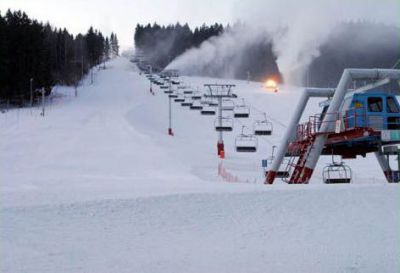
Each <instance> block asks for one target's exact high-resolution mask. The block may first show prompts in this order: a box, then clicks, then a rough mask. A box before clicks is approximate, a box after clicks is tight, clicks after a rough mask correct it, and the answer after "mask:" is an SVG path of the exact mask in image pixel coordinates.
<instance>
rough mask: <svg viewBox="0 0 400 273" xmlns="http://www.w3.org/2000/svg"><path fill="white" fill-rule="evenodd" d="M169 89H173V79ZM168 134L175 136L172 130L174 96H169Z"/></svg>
mask: <svg viewBox="0 0 400 273" xmlns="http://www.w3.org/2000/svg"><path fill="white" fill-rule="evenodd" d="M169 91H170V92H171V91H172V85H171V81H169ZM168 135H170V136H173V135H174V132H173V131H172V98H171V96H168Z"/></svg>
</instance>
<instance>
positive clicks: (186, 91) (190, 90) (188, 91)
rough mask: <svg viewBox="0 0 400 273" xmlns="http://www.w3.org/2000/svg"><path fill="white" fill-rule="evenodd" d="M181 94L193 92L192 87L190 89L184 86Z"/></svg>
mask: <svg viewBox="0 0 400 273" xmlns="http://www.w3.org/2000/svg"><path fill="white" fill-rule="evenodd" d="M183 94H185V95H191V94H193V89H191V88H186V89H185V90H183Z"/></svg>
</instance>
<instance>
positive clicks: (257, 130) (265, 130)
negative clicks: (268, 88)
mask: <svg viewBox="0 0 400 273" xmlns="http://www.w3.org/2000/svg"><path fill="white" fill-rule="evenodd" d="M272 131H273V125H272V122H270V121H269V120H268V119H267V114H266V113H264V119H263V120H257V121H255V122H254V124H253V133H254V134H255V135H256V136H269V135H272Z"/></svg>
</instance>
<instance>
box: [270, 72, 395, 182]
mask: <svg viewBox="0 0 400 273" xmlns="http://www.w3.org/2000/svg"><path fill="white" fill-rule="evenodd" d="M356 80H366V81H374V82H375V84H372V85H377V84H378V83H379V82H380V81H389V82H390V81H394V82H399V80H400V70H398V69H352V68H351V69H345V70H344V72H343V74H342V77H341V79H340V81H339V83H338V86H337V88H336V89H328V88H323V89H316V88H308V89H306V90H305V92H304V93H303V96H302V97H301V99H300V102H299V104H298V105H297V108H296V110H295V112H294V115H293V118H292V120H291V122H290V124H289V126H288V129H287V131H286V134H285V135H284V137H283V138H282V142H281V145H280V146H279V150H278V153H277V155H276V157H275V158H274V161H273V163H272V167H271V169H270V170H269V171H268V173H267V176H266V181H265V184H272V183H273V182H274V180H275V177H276V176H277V171H278V169H279V167H280V166H281V164H282V161H283V159H284V157H285V155H286V154H287V153H288V152H289V150H290V149H291V146H289V144H291V143H292V142H293V141H295V140H296V134H297V129H298V126H299V120H300V118H301V116H302V114H303V112H304V109H305V107H306V105H307V102H308V100H309V98H311V97H331V98H332V99H331V101H330V103H329V106H328V108H327V110H326V113H325V115H324V116H323V119H322V120H321V121H320V124H321V125H320V127H317V128H318V130H317V132H316V133H312V134H311V135H310V136H308V135H306V138H305V139H304V141H302V142H299V141H298V143H296V142H293V143H294V144H298V145H297V146H295V148H297V149H299V150H300V152H299V158H298V160H297V163H296V164H295V165H294V171H293V174H292V175H291V178H290V180H289V183H293V184H299V183H301V184H306V183H308V182H309V180H310V178H311V176H312V174H313V172H314V169H315V166H316V164H317V162H318V159H319V157H320V155H321V154H322V152H323V149H324V147H325V146H326V143H327V142H328V140H329V138H330V137H335V136H340V134H351V133H353V134H355V135H356V133H358V132H361V133H363V134H367V135H369V134H370V132H369V131H368V130H370V128H368V127H361V128H358V127H354V128H353V129H354V130H348V131H345V132H344V133H343V132H339V133H336V132H335V131H336V129H335V128H334V127H335V125H336V123H335V122H336V121H337V115H338V113H339V110H340V107H341V105H342V103H343V101H344V98H345V95H346V94H347V93H348V92H349V86H350V84H351V83H352V81H356ZM371 88H373V86H371V87H370V89H371ZM399 93H400V92H399V90H397V91H395V92H394V93H392V95H399ZM359 129H362V130H359ZM339 131H340V130H339ZM332 132H333V133H332ZM331 139H332V138H331ZM375 155H376V157H377V159H378V162H379V164H380V165H381V168H382V169H383V171H384V173H385V175H386V177H387V180H388V182H392V181H393V178H392V177H391V174H392V172H391V169H390V166H389V165H388V162H387V160H386V158H385V156H383V155H382V154H381V153H379V152H375Z"/></svg>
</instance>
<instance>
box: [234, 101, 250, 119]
mask: <svg viewBox="0 0 400 273" xmlns="http://www.w3.org/2000/svg"><path fill="white" fill-rule="evenodd" d="M233 116H234V117H235V118H248V117H249V116H250V108H249V107H248V106H247V105H246V104H245V102H244V99H242V104H239V105H236V106H235V109H234V111H233Z"/></svg>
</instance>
